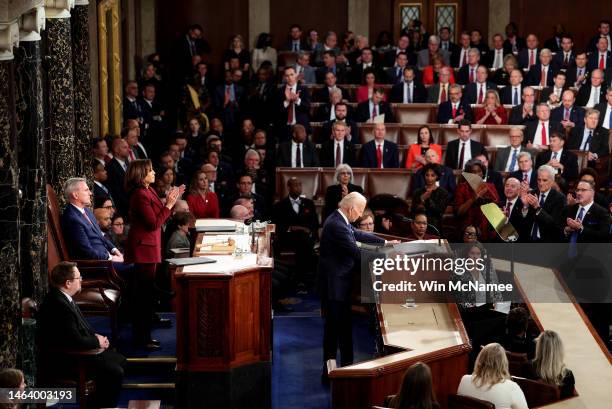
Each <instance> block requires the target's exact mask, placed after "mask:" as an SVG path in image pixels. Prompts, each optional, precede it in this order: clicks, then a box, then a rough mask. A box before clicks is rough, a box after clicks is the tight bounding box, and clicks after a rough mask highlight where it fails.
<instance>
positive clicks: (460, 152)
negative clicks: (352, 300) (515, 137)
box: [444, 120, 487, 170]
mask: <svg viewBox="0 0 612 409" xmlns="http://www.w3.org/2000/svg"><path fill="white" fill-rule="evenodd" d="M457 133H458V135H459V139H455V140H453V141H450V142H449V143H448V144H447V145H446V158H445V160H444V164H445V165H446V166H448V167H449V168H452V169H460V170H462V169H463V166H464V165H465V164H466V163H467V161H468V160H470V159H472V158H475V157H476V156H478V155H480V154H483V155H486V154H487V151H486V150H485V147H484V146H483V145H482V144H481V143H480V142H478V141H473V140H472V139H471V136H472V124H471V123H470V122H469V121H467V120H463V121H461V122H459V124H458V126H457Z"/></svg>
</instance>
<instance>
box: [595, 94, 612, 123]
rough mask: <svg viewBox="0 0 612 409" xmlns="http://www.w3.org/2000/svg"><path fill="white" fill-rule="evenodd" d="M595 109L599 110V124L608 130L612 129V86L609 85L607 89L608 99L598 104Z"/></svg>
mask: <svg viewBox="0 0 612 409" xmlns="http://www.w3.org/2000/svg"><path fill="white" fill-rule="evenodd" d="M595 109H596V110H598V111H599V122H598V124H597V126H601V127H603V128H604V129H607V130H610V129H612V87H608V89H607V90H606V100H605V101H601V102H600V103H599V104H597V105H596V106H595Z"/></svg>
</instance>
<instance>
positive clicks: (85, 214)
mask: <svg viewBox="0 0 612 409" xmlns="http://www.w3.org/2000/svg"><path fill="white" fill-rule="evenodd" d="M83 216H85V219H86V220H87V221H88V222H89V224H91V225H92V226H93V223H92V221H91V219H90V218H89V216H87V212H86V211H83Z"/></svg>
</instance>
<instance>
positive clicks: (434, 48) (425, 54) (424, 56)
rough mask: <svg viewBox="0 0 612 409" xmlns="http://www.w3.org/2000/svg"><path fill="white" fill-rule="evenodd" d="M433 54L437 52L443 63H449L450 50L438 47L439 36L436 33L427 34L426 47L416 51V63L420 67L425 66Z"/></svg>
mask: <svg viewBox="0 0 612 409" xmlns="http://www.w3.org/2000/svg"><path fill="white" fill-rule="evenodd" d="M434 54H439V55H440V57H442V61H444V65H450V52H448V51H446V50H441V49H440V37H438V36H436V35H432V36H429V39H428V41H427V48H426V49H424V50H421V51H419V52H418V53H417V65H418V67H419V68H420V69H423V68H425V67H427V66H428V65H430V64H429V61H430V58H431V56H432V55H434Z"/></svg>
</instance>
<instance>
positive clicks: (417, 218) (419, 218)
mask: <svg viewBox="0 0 612 409" xmlns="http://www.w3.org/2000/svg"><path fill="white" fill-rule="evenodd" d="M428 225H429V223H428V221H427V215H426V214H425V212H424V211H423V210H417V211H416V212H414V214H413V216H412V221H411V222H410V231H409V232H408V234H407V235H406V239H407V240H408V241H413V240H433V239H437V238H438V236H434V235H433V234H427V228H428V227H429V226H428Z"/></svg>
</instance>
